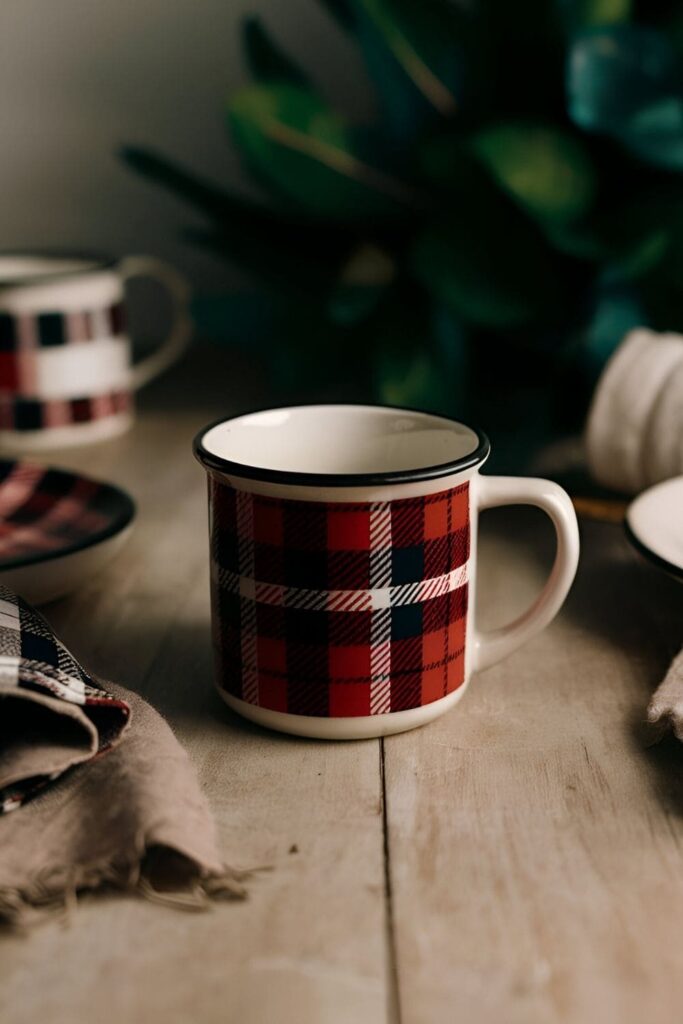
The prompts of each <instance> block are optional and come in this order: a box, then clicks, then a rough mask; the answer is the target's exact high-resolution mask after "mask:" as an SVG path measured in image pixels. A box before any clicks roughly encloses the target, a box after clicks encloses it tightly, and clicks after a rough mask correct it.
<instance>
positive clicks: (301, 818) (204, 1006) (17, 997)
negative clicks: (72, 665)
mask: <svg viewBox="0 0 683 1024" xmlns="http://www.w3.org/2000/svg"><path fill="white" fill-rule="evenodd" d="M176 387H177V385H176ZM188 404H190V403H184V402H183V401H182V396H181V399H179V397H178V392H177V390H176V391H173V390H169V389H168V386H167V389H166V390H165V391H162V394H161V396H160V399H159V400H157V401H152V402H150V403H149V405H148V407H147V408H146V409H145V407H144V405H143V410H142V415H141V417H140V421H139V423H138V424H137V426H136V427H135V430H134V431H133V432H132V433H131V434H130V435H128V436H127V437H125V438H122V439H120V440H119V441H116V442H112V443H111V444H106V445H100V446H98V447H97V448H92V449H91V450H86V449H84V450H82V451H80V452H73V453H67V454H65V455H64V456H63V457H62V458H60V463H62V464H67V465H70V466H74V467H80V468H82V469H84V470H87V471H89V472H90V473H92V474H97V475H100V476H104V477H108V478H111V479H114V480H117V481H119V482H120V483H122V484H124V485H125V486H127V487H129V488H130V490H131V492H132V493H133V495H134V497H135V498H136V500H137V502H138V504H139V520H138V523H137V526H136V529H135V531H134V534H133V537H132V538H131V541H130V544H129V546H128V547H127V548H126V550H125V551H124V552H123V553H122V555H121V556H120V558H119V559H118V560H117V563H116V564H115V565H113V566H111V567H110V568H109V569H107V570H106V571H105V572H104V573H103V574H102V575H101V576H100V577H99V578H97V579H94V580H93V581H92V583H91V585H90V586H88V587H87V588H86V589H85V590H84V591H83V592H81V593H79V594H78V595H75V596H74V597H72V598H70V599H67V600H64V601H61V602H57V603H55V604H53V605H52V606H51V607H49V608H48V609H46V613H47V615H48V618H49V619H50V621H51V622H52V623H53V625H54V626H55V628H57V630H58V631H59V633H60V634H61V635H62V636H63V637H64V639H65V640H66V642H67V643H68V644H69V645H70V646H71V648H72V649H73V651H74V652H75V653H76V654H77V655H78V656H79V657H81V658H82V659H83V660H84V661H85V662H86V663H87V664H88V665H89V667H90V668H91V669H93V670H94V671H96V672H98V673H100V674H102V675H104V676H108V677H110V678H114V679H117V680H118V681H120V682H122V683H124V684H125V685H128V686H131V687H133V688H135V689H137V690H138V691H139V692H141V693H143V694H144V695H145V696H146V697H147V698H148V699H149V700H150V701H152V702H153V703H154V704H155V706H156V707H158V708H159V709H160V710H161V711H162V712H163V713H164V714H165V715H166V716H167V717H168V718H169V720H170V722H171V724H172V725H173V727H174V729H175V730H176V732H177V734H178V736H179V737H180V739H181V741H182V742H183V743H184V744H185V745H186V747H187V748H188V750H189V752H190V755H191V756H192V758H193V760H194V762H195V764H196V766H197V768H198V771H199V774H200V778H201V781H202V783H203V785H204V787H205V789H206V792H207V793H208V796H209V799H210V801H211V804H212V806H213V808H214V810H215V812H216V816H217V820H218V825H219V833H220V837H221V841H222V845H223V849H224V850H225V856H226V859H227V860H228V861H230V862H231V863H233V864H237V865H239V866H244V867H254V866H256V867H258V866H262V865H263V866H268V867H270V868H272V870H269V871H265V872H262V873H259V874H258V875H257V876H256V877H255V879H254V880H253V882H252V884H251V887H250V890H251V892H250V899H249V900H248V901H247V902H245V903H243V904H222V905H219V906H217V907H216V908H215V909H213V910H212V911H210V912H207V913H203V914H184V913H179V912H176V911H172V910H168V909H166V908H161V907H156V906H153V905H151V904H147V903H145V902H144V901H142V900H137V899H133V898H130V899H122V898H120V897H108V898H106V899H102V898H87V899H85V898H84V899H83V900H82V901H81V905H80V906H79V908H78V911H77V912H76V913H75V914H74V915H73V917H72V919H71V921H70V922H69V924H68V926H67V927H62V926H61V925H60V924H57V923H54V922H51V923H48V924H45V925H43V926H41V927H40V928H38V929H37V930H36V931H35V932H34V933H33V934H31V935H30V936H29V937H26V938H16V937H5V938H4V940H3V941H0V1019H1V1020H2V1021H3V1022H5V1021H7V1022H8V1024H9V1022H10V1021H11V1022H12V1024H34V1022H35V1024H38V1022H39V1021H40V1022H45V1021H49V1022H50V1024H86V1022H88V1021H91V1020H93V1019H95V1020H97V1021H98V1024H114V1022H117V1024H120V1022H121V1021H125V1022H127V1024H137V1022H141V1024H142V1022H145V1024H151V1022H154V1021H164V1022H166V1024H175V1022H178V1024H181V1022H182V1024H186V1022H188V1021H196V1022H201V1024H213V1022H216V1024H219V1022H220V1024H226V1022H229V1024H232V1022H233V1021H234V1022H235V1024H247V1022H249V1024H270V1022H272V1021H284V1022H289V1021H292V1022H301V1024H309V1022H310V1024H347V1022H351V1021H366V1020H367V1021H384V1020H386V1019H387V1014H388V1009H387V977H388V970H387V963H386V952H385V950H386V941H385V935H386V919H385V913H386V909H385V908H386V901H385V899H384V856H383V831H382V813H381V811H382V808H381V787H380V771H379V744H378V743H377V742H370V743H352V744H342V745H340V746H332V745H329V744H325V743H314V742H310V741H306V740H295V739H289V738H287V737H282V736H278V735H275V734H270V733H267V732H265V731H262V730H259V729H257V728H256V727H252V726H250V725H248V724H247V723H245V722H243V721H242V720H241V719H239V718H237V717H236V716H234V715H232V714H231V713H230V712H229V711H228V709H227V708H226V707H225V706H224V705H223V703H222V702H221V701H220V699H219V698H218V697H217V696H215V695H214V693H213V690H212V685H211V679H212V666H211V661H210V641H209V618H208V617H209V599H208V539H207V527H206V496H205V478H204V473H203V471H202V470H201V468H200V467H199V466H198V465H197V464H196V463H195V462H194V460H193V458H192V455H191V451H190V444H191V440H192V437H193V435H194V433H195V432H196V431H197V430H198V429H199V428H200V427H201V426H202V425H204V423H206V422H208V421H209V420H211V419H212V418H215V417H216V416H218V415H219V414H220V413H221V412H222V411H224V410H225V408H226V405H225V404H223V405H219V404H218V402H216V404H215V405H214V406H211V405H210V404H209V402H208V400H207V399H206V390H205V391H204V401H203V402H202V403H201V407H200V408H198V409H194V408H192V407H189V408H188V407H187V405H188ZM226 404H227V403H226ZM234 404H235V406H237V405H238V402H237V400H235V402H234ZM170 410H173V412H172V413H171V411H170Z"/></svg>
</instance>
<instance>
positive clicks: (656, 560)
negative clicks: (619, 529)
mask: <svg viewBox="0 0 683 1024" xmlns="http://www.w3.org/2000/svg"><path fill="white" fill-rule="evenodd" d="M624 530H625V532H626V536H627V537H628V539H629V541H630V542H631V544H632V545H633V547H634V548H635V549H636V551H637V552H638V553H639V554H640V555H642V556H643V558H645V559H646V560H647V561H648V562H650V563H651V564H652V565H656V566H657V568H658V569H663V570H664V572H667V573H668V574H669V575H670V576H675V577H676V579H678V580H683V566H680V565H674V564H673V562H667V560H666V558H662V556H661V555H657V554H655V552H654V551H653V550H652V549H651V548H648V547H646V545H645V544H643V542H642V540H639V538H638V537H637V536H636V535H635V533H634V532H633V530H632V528H631V526H630V524H629V521H628V519H625V520H624Z"/></svg>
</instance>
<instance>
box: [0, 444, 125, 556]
mask: <svg viewBox="0 0 683 1024" xmlns="http://www.w3.org/2000/svg"><path fill="white" fill-rule="evenodd" d="M117 494H118V492H113V490H112V488H110V487H109V486H108V485H107V484H102V483H99V482H98V481H97V480H89V479H87V478H85V477H81V476H77V475H76V474H74V473H69V472H66V471H62V470H58V469H46V468H45V467H43V466H38V465H35V464H33V463H31V462H14V461H9V460H0V569H8V568H11V567H12V566H13V565H15V564H17V563H20V562H25V561H27V560H30V559H32V558H36V557H39V556H41V557H44V556H45V554H47V553H49V552H60V553H65V552H66V551H69V550H73V549H74V548H78V547H81V546H85V544H86V543H92V542H93V541H94V540H95V539H97V538H98V537H101V536H103V535H105V534H106V533H108V532H109V531H110V530H111V529H112V528H113V527H114V526H116V525H117V524H120V523H122V522H123V519H122V517H123V516H124V515H129V514H130V512H129V510H128V509H127V508H126V510H125V512H124V510H123V509H122V507H121V506H120V504H119V502H120V499H117V496H116V495H117Z"/></svg>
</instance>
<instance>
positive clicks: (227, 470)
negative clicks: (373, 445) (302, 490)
mask: <svg viewBox="0 0 683 1024" xmlns="http://www.w3.org/2000/svg"><path fill="white" fill-rule="evenodd" d="M340 406H341V407H344V408H358V409H368V408H370V409H389V410H392V411H394V412H399V413H401V412H409V413H416V414H418V415H420V416H429V417H433V418H437V419H441V420H445V421H446V422H447V423H455V424H457V425H458V426H463V427H466V428H467V429H468V430H471V431H472V433H473V434H474V435H475V436H476V438H477V445H476V447H475V448H474V449H473V450H472V451H471V452H468V453H467V454H466V455H461V456H460V457H459V458H457V459H450V460H449V461H448V462H440V463H435V464H434V465H429V466H419V467H417V468H415V469H400V470H379V471H373V472H365V473H334V472H332V473H317V472H316V473H314V472H307V471H302V470H289V469H272V468H270V467H267V466H251V465H249V463H247V462H234V461H232V460H231V459H224V458H223V457H222V456H220V455H216V454H215V453H214V452H211V451H209V449H208V448H206V446H205V445H204V438H205V437H206V435H207V434H208V433H209V431H211V430H213V429H214V427H218V426H221V425H222V424H223V423H230V422H231V421H232V420H237V419H241V418H242V417H245V416H254V415H256V414H258V413H266V412H280V411H283V410H285V409H327V408H332V407H340ZM192 451H193V454H194V456H195V458H196V459H197V461H198V462H199V463H200V464H201V465H202V466H204V468H205V469H208V470H213V471H214V472H218V473H223V474H230V475H232V476H236V477H240V478H242V479H245V480H260V481H265V482H267V483H273V484H290V485H293V486H297V487H298V486H303V487H306V486H308V487H377V486H386V485H391V484H408V483H418V482H420V481H424V480H437V479H439V478H441V477H446V476H452V475H454V474H456V473H462V472H464V471H465V470H467V469H472V468H473V467H475V466H479V465H481V464H482V463H483V462H485V461H486V459H487V458H488V456H489V454H490V452H491V443H490V441H489V439H488V437H487V435H486V434H485V433H484V431H483V430H481V429H480V428H479V427H473V426H470V424H469V423H463V422H462V420H456V419H455V418H454V417H452V416H445V415H443V414H442V413H436V412H430V411H429V410H427V409H417V408H414V407H410V406H397V405H373V404H372V403H363V402H309V403H300V404H298V405H279V406H270V407H261V408H258V409H251V410H246V411H244V412H240V413H235V414H234V415H232V416H221V417H220V418H219V419H217V420H214V421H213V422H212V423H209V424H207V426H205V427H202V429H201V430H200V431H199V432H198V433H197V434H195V437H194V440H193V442H192Z"/></svg>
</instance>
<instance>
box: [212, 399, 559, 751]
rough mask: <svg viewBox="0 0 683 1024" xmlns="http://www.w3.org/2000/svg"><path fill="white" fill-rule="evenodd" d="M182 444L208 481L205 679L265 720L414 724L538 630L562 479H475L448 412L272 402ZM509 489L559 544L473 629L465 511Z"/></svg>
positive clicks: (554, 601)
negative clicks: (527, 585) (500, 617)
mask: <svg viewBox="0 0 683 1024" xmlns="http://www.w3.org/2000/svg"><path fill="white" fill-rule="evenodd" d="M194 450H195V454H196V456H197V458H198V459H199V461H200V462H201V463H202V465H203V466H204V467H205V469H206V470H207V473H208V478H209V530H210V541H211V590H212V619H213V643H214V650H215V659H216V682H217V686H218V690H219V692H220V694H221V696H222V697H223V699H224V700H225V701H226V702H227V704H229V705H230V706H231V707H232V708H234V709H235V710H236V711H238V712H240V714H242V715H244V716H245V717H247V718H250V719H252V720H253V721H255V722H258V723H259V724H261V725H265V726H269V727H270V728H273V729H280V730H283V731H285V732H291V733H297V734H299V735H304V736H315V737H321V738H331V739H357V738H362V737H369V736H380V735H386V734H388V733H394V732H400V731H402V730H404V729H411V728H413V727H415V726H418V725H422V724H423V723H425V722H428V721H430V720H431V719H432V718H435V717H436V716H437V715H440V714H442V713H443V712H444V711H446V710H448V709H449V708H451V707H452V706H453V705H454V704H455V703H457V701H458V700H459V699H460V698H461V697H462V695H463V693H464V691H465V688H466V685H467V683H468V681H469V678H470V676H471V674H472V673H473V672H474V671H476V670H477V669H482V668H486V667H487V666H489V665H491V664H493V663H494V662H496V661H499V660H500V659H501V658H504V657H506V656H507V655H508V654H510V653H511V652H512V651H513V650H515V648H517V647H518V646H519V645H520V644H522V643H524V642H525V641H526V640H527V639H529V637H531V636H532V635H533V634H534V633H536V632H538V630H540V629H543V627H544V626H546V625H547V624H548V623H549V622H550V620H551V619H552V618H553V617H554V615H555V614H556V612H557V611H558V610H559V608H560V606H561V605H562V602H563V601H564V598H565V596H566V594H567V591H568V590H569V587H570V585H571V582H572V580H573V578H574V574H575V571H576V566H577V562H578V555H579V537H578V528H577V523H576V516H575V514H574V510H573V507H572V504H571V502H570V500H569V498H568V496H567V495H566V494H565V492H564V491H563V490H562V489H561V488H560V487H558V486H557V485H556V484H554V483H550V482H549V481H547V480H535V479H525V478H517V477H494V476H488V477H487V476H481V475H480V469H481V467H482V466H483V464H484V462H485V461H486V459H487V457H488V454H489V442H488V440H487V439H486V437H485V436H484V435H483V434H481V433H480V432H479V431H476V430H473V429H472V428H470V427H467V426H464V425H463V424H461V423H457V422H455V421H453V420H449V419H446V418H444V417H440V416H435V415H431V414H428V413H422V412H413V411H408V410H403V409H392V408H386V407H380V406H360V405H359V406H354V405H317V406H300V407H293V408H285V409H274V410H269V411H264V412H257V413H252V414H249V415H244V416H238V417H235V418H233V419H228V420H224V421H222V422H220V423H217V424H214V425H213V426H211V427H208V428H207V429H206V430H204V431H202V433H200V434H199V435H198V437H197V438H196V439H195V445H194ZM506 504H530V505H537V506H538V507H539V508H541V509H543V510H544V511H545V512H547V514H548V515H549V516H550V518H551V520H552V522H553V525H554V527H555V530H556V534H557V553H556V557H555V564H554V566H553V569H552V572H551V574H550V577H549V579H548V581H547V582H546V584H545V587H544V589H543V590H542V592H541V594H540V596H539V597H538V598H537V600H536V602H535V603H534V604H533V606H532V607H531V608H530V609H529V611H528V612H527V613H526V614H525V615H523V616H522V617H521V618H519V619H518V620H516V621H515V622H514V623H512V624H511V625H509V626H507V627H504V628H502V629H497V630H496V631H495V632H493V633H485V632H481V631H480V630H479V629H478V628H477V625H476V622H475V621H474V619H473V614H472V597H473V590H474V586H475V582H476V568H477V515H478V512H479V510H480V509H482V508H488V507H490V506H493V505H506Z"/></svg>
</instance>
